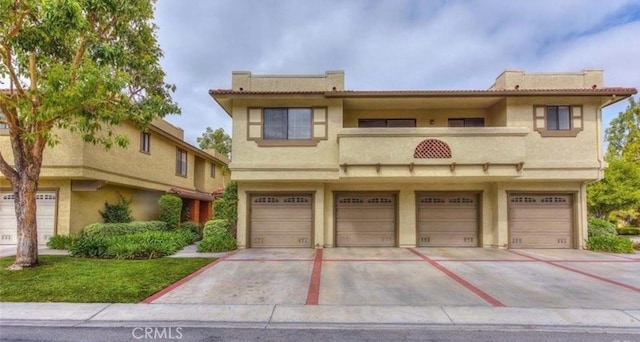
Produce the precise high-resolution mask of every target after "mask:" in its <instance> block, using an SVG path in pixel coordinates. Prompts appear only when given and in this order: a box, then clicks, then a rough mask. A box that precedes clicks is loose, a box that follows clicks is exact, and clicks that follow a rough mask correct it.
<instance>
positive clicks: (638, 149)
mask: <svg viewBox="0 0 640 342" xmlns="http://www.w3.org/2000/svg"><path fill="white" fill-rule="evenodd" d="M605 135H606V139H607V142H608V144H609V145H608V147H607V153H606V156H605V159H606V160H607V161H608V162H609V168H608V169H607V170H606V171H605V177H604V179H603V180H601V181H599V182H597V183H593V184H590V185H589V187H588V188H587V191H588V192H587V195H588V196H587V205H588V208H589V211H590V212H591V213H592V214H593V215H595V216H597V217H600V218H605V217H607V215H608V214H609V213H611V212H613V211H616V210H622V211H635V210H637V209H638V208H640V106H639V105H638V102H636V101H635V100H634V99H633V98H630V99H629V106H628V107H627V109H626V110H625V111H624V112H621V113H619V114H618V116H617V117H616V118H615V119H613V120H612V121H611V125H610V126H609V128H607V130H606V133H605Z"/></svg>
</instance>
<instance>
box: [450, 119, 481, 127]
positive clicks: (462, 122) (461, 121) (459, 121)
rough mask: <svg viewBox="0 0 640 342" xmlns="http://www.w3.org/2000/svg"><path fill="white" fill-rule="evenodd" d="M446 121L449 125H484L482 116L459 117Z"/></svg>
mask: <svg viewBox="0 0 640 342" xmlns="http://www.w3.org/2000/svg"><path fill="white" fill-rule="evenodd" d="M447 121H448V122H447V123H448V125H449V127H484V118H461V119H449V120H447Z"/></svg>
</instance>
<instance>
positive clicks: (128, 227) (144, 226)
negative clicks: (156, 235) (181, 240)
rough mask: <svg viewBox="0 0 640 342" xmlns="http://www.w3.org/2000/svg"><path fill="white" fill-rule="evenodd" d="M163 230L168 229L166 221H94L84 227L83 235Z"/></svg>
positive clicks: (125, 233)
mask: <svg viewBox="0 0 640 342" xmlns="http://www.w3.org/2000/svg"><path fill="white" fill-rule="evenodd" d="M161 230H167V223H166V222H163V221H135V222H129V223H92V224H90V225H88V226H86V227H84V229H83V230H82V235H83V236H86V237H95V236H114V235H127V234H135V233H141V232H146V231H161Z"/></svg>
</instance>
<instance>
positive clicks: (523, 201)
mask: <svg viewBox="0 0 640 342" xmlns="http://www.w3.org/2000/svg"><path fill="white" fill-rule="evenodd" d="M572 212H573V211H572V204H571V195H568V194H511V195H509V241H510V244H509V247H510V248H571V247H572V243H571V241H572V233H571V232H572V230H573V229H572V228H573V214H572Z"/></svg>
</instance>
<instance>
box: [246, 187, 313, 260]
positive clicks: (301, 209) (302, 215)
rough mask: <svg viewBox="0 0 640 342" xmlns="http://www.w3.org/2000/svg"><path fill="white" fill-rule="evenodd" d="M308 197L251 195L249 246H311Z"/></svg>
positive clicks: (309, 199) (310, 217) (309, 203)
mask: <svg viewBox="0 0 640 342" xmlns="http://www.w3.org/2000/svg"><path fill="white" fill-rule="evenodd" d="M311 203H312V199H311V195H307V194H290V195H279V194H267V195H253V196H251V209H250V210H251V215H250V217H251V222H250V229H251V232H250V233H249V234H250V247H311V242H312V240H311V230H312V229H311V228H312V217H313V215H312V211H311V208H312V206H311Z"/></svg>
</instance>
